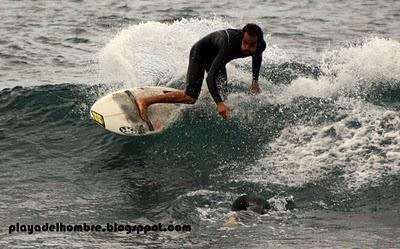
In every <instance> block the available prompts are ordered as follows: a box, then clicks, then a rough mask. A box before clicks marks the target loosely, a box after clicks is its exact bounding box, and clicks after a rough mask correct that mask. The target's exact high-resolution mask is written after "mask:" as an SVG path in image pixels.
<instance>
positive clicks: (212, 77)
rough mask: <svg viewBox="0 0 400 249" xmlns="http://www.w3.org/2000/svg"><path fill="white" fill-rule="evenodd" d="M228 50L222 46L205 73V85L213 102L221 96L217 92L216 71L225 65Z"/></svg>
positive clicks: (218, 100) (219, 100) (217, 100)
mask: <svg viewBox="0 0 400 249" xmlns="http://www.w3.org/2000/svg"><path fill="white" fill-rule="evenodd" d="M227 54H228V50H227V48H222V49H221V50H220V51H219V52H218V54H217V56H216V57H215V59H214V61H213V62H212V64H211V67H210V70H209V71H208V74H207V79H206V81H207V86H208V91H209V92H210V94H211V96H212V98H213V99H214V101H215V103H218V102H221V101H222V98H221V95H220V94H219V90H218V86H217V80H216V76H217V72H218V70H219V69H220V68H222V67H223V66H225V58H226V57H227Z"/></svg>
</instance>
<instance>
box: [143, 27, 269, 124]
mask: <svg viewBox="0 0 400 249" xmlns="http://www.w3.org/2000/svg"><path fill="white" fill-rule="evenodd" d="M265 48H266V43H265V41H264V38H263V32H262V30H261V28H260V27H259V26H257V25H256V24H253V23H249V24H247V25H246V26H244V27H243V29H225V30H220V31H216V32H213V33H211V34H209V35H207V36H205V37H203V38H202V39H200V40H199V41H198V42H196V43H195V44H194V45H193V47H192V48H191V50H190V57H189V66H188V71H187V75H186V89H185V90H183V91H172V92H168V93H165V94H161V95H156V96H145V97H138V98H137V99H136V104H137V106H138V109H139V114H140V116H141V118H142V119H143V120H145V121H147V120H148V117H147V108H148V107H149V106H150V105H152V104H155V103H185V104H194V103H195V102H196V100H197V98H198V97H199V95H200V91H201V86H202V84H203V79H204V73H205V72H207V78H206V81H207V86H208V90H209V92H210V94H211V96H212V98H213V99H214V101H215V103H216V104H217V111H218V113H219V114H220V115H221V116H222V117H223V118H224V119H228V116H229V112H230V111H231V109H230V108H229V107H228V106H227V105H226V104H225V102H224V101H223V99H222V98H221V95H220V93H219V90H220V89H221V88H223V87H225V86H226V84H227V79H228V77H227V74H226V68H225V65H226V64H227V63H228V62H230V61H231V60H233V59H237V58H244V57H248V56H252V75H253V81H252V84H251V93H253V94H258V93H260V92H261V89H260V86H259V84H258V76H259V72H260V67H261V62H262V53H263V51H264V50H265Z"/></svg>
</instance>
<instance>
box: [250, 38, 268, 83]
mask: <svg viewBox="0 0 400 249" xmlns="http://www.w3.org/2000/svg"><path fill="white" fill-rule="evenodd" d="M266 47H267V45H266V44H265V42H264V41H263V43H262V44H261V45H260V47H259V48H258V49H257V51H256V54H255V55H253V56H252V64H253V80H258V76H259V74H260V67H261V62H262V53H263V52H264V50H265V48H266Z"/></svg>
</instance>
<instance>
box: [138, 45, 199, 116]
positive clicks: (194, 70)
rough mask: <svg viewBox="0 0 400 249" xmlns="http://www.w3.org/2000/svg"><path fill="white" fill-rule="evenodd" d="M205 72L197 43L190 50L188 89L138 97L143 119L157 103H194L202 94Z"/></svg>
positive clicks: (187, 77)
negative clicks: (149, 108) (151, 106)
mask: <svg viewBox="0 0 400 249" xmlns="http://www.w3.org/2000/svg"><path fill="white" fill-rule="evenodd" d="M204 73H205V68H204V65H203V63H202V60H201V58H200V57H199V55H198V47H197V46H196V45H195V46H193V47H192V49H191V51H190V58H189V66H188V71H187V76H186V84H187V86H186V89H185V90H184V91H171V92H168V93H165V94H161V95H156V96H147V97H141V98H137V99H136V103H137V106H138V108H139V114H140V117H141V118H142V119H143V120H147V119H148V118H147V108H148V107H149V106H150V105H152V104H156V103H183V104H194V103H195V102H196V100H197V98H198V97H199V95H200V91H201V85H202V83H203V79H204Z"/></svg>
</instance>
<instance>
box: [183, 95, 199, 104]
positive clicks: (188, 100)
mask: <svg viewBox="0 0 400 249" xmlns="http://www.w3.org/2000/svg"><path fill="white" fill-rule="evenodd" d="M185 95H186V96H185V103H186V104H194V103H196V101H197V99H196V98H193V97H192V96H189V95H187V94H185Z"/></svg>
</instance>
